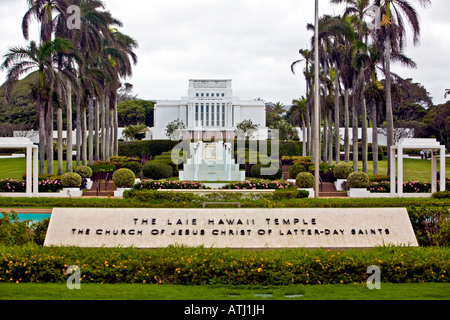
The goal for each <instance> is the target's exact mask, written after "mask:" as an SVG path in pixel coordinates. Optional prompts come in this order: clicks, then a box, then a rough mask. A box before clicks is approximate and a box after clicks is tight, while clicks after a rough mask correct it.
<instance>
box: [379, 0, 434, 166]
mask: <svg viewBox="0 0 450 320" xmlns="http://www.w3.org/2000/svg"><path fill="white" fill-rule="evenodd" d="M416 1H417V2H418V3H419V4H420V5H422V6H423V7H426V5H428V4H430V3H431V1H430V0H416ZM375 4H376V5H378V6H379V7H380V8H381V11H382V15H383V18H382V21H381V30H380V32H379V37H380V39H381V40H384V41H382V42H384V73H385V75H386V88H385V90H386V122H387V147H388V175H389V174H390V173H391V169H392V165H393V164H392V163H391V161H390V152H391V146H392V145H393V144H394V120H393V115H392V95H391V86H392V80H391V55H392V52H402V51H403V49H404V47H405V45H406V41H405V36H406V30H405V23H404V20H405V19H406V21H407V22H408V23H409V25H410V27H411V29H412V31H413V43H414V45H418V44H419V39H420V22H419V16H418V14H417V11H416V10H415V9H414V7H413V6H412V4H411V3H410V2H409V1H408V0H376V1H375Z"/></svg>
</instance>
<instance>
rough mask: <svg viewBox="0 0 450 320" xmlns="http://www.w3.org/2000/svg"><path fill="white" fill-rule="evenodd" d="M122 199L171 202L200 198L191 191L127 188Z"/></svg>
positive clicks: (190, 200)
mask: <svg viewBox="0 0 450 320" xmlns="http://www.w3.org/2000/svg"><path fill="white" fill-rule="evenodd" d="M123 197H124V199H138V200H140V201H144V202H152V201H155V202H159V201H170V202H172V203H180V202H192V201H195V200H198V201H200V200H202V201H204V199H202V198H201V197H200V196H196V195H195V194H193V193H179V192H158V191H157V190H127V191H125V192H124V194H123Z"/></svg>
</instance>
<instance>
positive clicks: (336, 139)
mask: <svg viewBox="0 0 450 320" xmlns="http://www.w3.org/2000/svg"><path fill="white" fill-rule="evenodd" d="M335 70H336V74H335V78H334V149H335V150H334V151H335V159H336V164H339V162H340V161H341V141H340V140H341V135H340V130H339V129H340V123H341V120H340V111H341V110H340V106H339V76H338V72H337V70H338V68H337V65H336V69H335Z"/></svg>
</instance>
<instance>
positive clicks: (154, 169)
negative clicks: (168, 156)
mask: <svg viewBox="0 0 450 320" xmlns="http://www.w3.org/2000/svg"><path fill="white" fill-rule="evenodd" d="M142 172H143V174H144V177H146V178H148V179H153V180H160V179H167V178H170V177H171V176H172V174H173V168H172V167H171V166H170V165H168V164H165V163H164V162H160V161H149V162H147V164H146V165H145V166H144V169H143V170H142Z"/></svg>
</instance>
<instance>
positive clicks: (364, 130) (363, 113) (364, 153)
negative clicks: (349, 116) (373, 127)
mask: <svg viewBox="0 0 450 320" xmlns="http://www.w3.org/2000/svg"><path fill="white" fill-rule="evenodd" d="M361 100H362V104H361V118H362V162H363V172H364V173H366V174H367V170H368V168H367V167H368V165H367V160H368V157H367V156H368V155H367V107H366V99H364V98H363V97H361Z"/></svg>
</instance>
